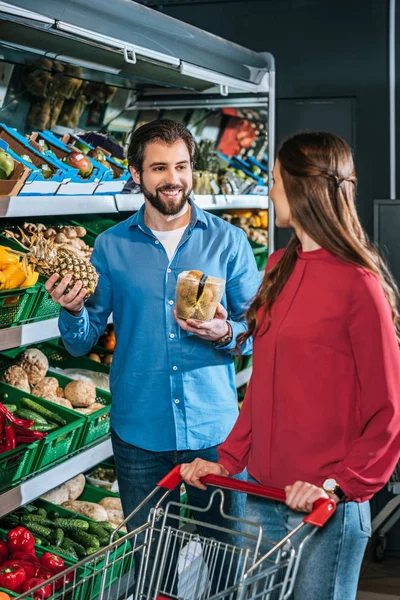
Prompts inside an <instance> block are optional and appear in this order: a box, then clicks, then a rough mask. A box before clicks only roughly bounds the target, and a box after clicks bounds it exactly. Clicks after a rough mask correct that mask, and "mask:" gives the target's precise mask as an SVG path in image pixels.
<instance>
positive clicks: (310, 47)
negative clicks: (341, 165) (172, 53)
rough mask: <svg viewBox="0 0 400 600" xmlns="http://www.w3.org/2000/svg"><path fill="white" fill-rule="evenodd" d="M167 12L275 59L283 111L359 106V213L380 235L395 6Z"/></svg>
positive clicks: (365, 1) (274, 4)
mask: <svg viewBox="0 0 400 600" xmlns="http://www.w3.org/2000/svg"><path fill="white" fill-rule="evenodd" d="M163 11H164V12H165V13H167V14H169V15H171V16H173V17H176V18H177V19H180V20H183V21H186V22H188V23H191V24H193V25H196V26H197V27H200V28H202V29H206V30H208V31H210V32H212V33H215V34H217V35H220V36H221V37H224V38H227V39H230V40H232V41H234V42H237V43H239V44H241V45H244V46H247V47H249V48H252V49H254V50H257V51H268V52H271V53H272V54H273V55H274V56H275V59H276V68H277V99H278V102H277V109H278V110H279V98H313V97H315V98H329V97H336V98H337V97H347V98H350V97H353V98H355V131H356V138H355V141H356V148H355V150H356V166H357V170H358V175H359V180H360V184H359V195H358V198H359V200H358V202H359V212H360V215H361V218H362V221H363V224H364V226H365V227H366V228H367V231H368V232H369V234H370V235H372V230H373V200H374V199H375V198H387V197H388V196H389V110H388V102H389V95H388V50H387V44H388V0H265V1H264V2H259V1H252V0H243V1H242V2H228V3H217V4H213V3H210V4H200V5H193V4H191V5H190V6H188V5H187V6H176V7H173V6H169V7H168V6H165V7H164V8H163ZM398 12H400V11H398ZM399 183H400V181H399Z"/></svg>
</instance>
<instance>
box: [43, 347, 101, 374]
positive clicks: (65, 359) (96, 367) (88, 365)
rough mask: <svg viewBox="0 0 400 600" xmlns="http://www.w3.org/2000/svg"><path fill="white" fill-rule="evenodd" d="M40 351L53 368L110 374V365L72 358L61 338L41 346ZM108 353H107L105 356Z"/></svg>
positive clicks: (81, 357) (84, 357) (84, 358)
mask: <svg viewBox="0 0 400 600" xmlns="http://www.w3.org/2000/svg"><path fill="white" fill-rule="evenodd" d="M40 349H41V351H42V352H43V353H44V354H45V355H46V356H47V358H48V359H49V363H50V365H51V366H52V367H59V368H60V369H75V368H77V369H88V371H96V372H97V373H105V374H108V373H109V372H110V367H109V366H108V365H103V364H102V363H98V362H97V361H95V360H92V359H91V358H88V357H87V356H78V357H76V356H72V355H71V354H70V353H69V352H68V350H67V349H66V348H65V346H64V344H63V343H62V340H61V338H58V339H57V340H51V341H49V342H46V343H45V344H43V345H41V347H40ZM108 352H109V351H105V352H104V354H107V353H108Z"/></svg>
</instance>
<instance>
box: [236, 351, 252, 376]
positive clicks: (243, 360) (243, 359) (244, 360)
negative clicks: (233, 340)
mask: <svg viewBox="0 0 400 600" xmlns="http://www.w3.org/2000/svg"><path fill="white" fill-rule="evenodd" d="M233 363H234V365H235V371H236V373H240V371H244V369H247V368H248V367H251V365H252V364H253V357H252V355H248V356H245V355H243V356H235V357H234V359H233Z"/></svg>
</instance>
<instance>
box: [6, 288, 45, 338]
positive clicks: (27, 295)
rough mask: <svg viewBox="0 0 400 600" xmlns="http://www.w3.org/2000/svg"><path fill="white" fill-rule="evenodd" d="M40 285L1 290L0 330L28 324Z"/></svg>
mask: <svg viewBox="0 0 400 600" xmlns="http://www.w3.org/2000/svg"><path fill="white" fill-rule="evenodd" d="M40 289H41V286H40V284H38V283H37V284H36V285H35V286H34V287H31V288H22V289H21V288H18V289H16V290H3V291H1V292H0V328H3V327H16V326H17V325H21V324H22V323H26V322H29V321H30V320H31V319H32V318H33V317H34V315H35V310H34V309H35V305H36V300H37V296H38V293H39V292H40Z"/></svg>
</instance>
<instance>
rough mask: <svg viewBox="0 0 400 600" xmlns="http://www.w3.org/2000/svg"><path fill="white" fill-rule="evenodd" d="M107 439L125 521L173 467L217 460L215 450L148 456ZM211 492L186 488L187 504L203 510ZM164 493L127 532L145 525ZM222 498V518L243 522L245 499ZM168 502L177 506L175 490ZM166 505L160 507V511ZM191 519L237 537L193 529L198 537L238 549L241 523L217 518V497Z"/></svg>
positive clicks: (228, 495) (237, 496) (140, 513)
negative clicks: (209, 505)
mask: <svg viewBox="0 0 400 600" xmlns="http://www.w3.org/2000/svg"><path fill="white" fill-rule="evenodd" d="M111 439H112V445H113V450H114V462H115V467H116V471H117V477H118V486H119V492H120V495H121V501H122V507H123V511H124V515H125V517H127V516H128V515H129V514H130V513H131V512H132V511H133V510H134V508H136V506H138V505H139V503H140V502H141V501H142V500H143V499H144V498H145V497H146V496H147V495H148V494H149V493H150V492H151V491H152V490H153V489H154V488H155V487H156V485H157V483H158V481H160V479H162V478H163V477H164V476H165V475H166V474H167V473H168V472H169V471H170V470H171V469H173V468H174V467H176V466H177V465H180V464H182V463H189V462H192V461H193V460H194V459H195V458H203V459H204V460H208V461H214V462H215V461H216V460H217V459H218V455H217V447H216V446H213V447H212V448H206V449H204V450H180V451H167V452H150V451H148V450H143V449H142V448H137V447H136V446H132V445H131V444H128V443H127V442H125V441H124V440H122V439H121V438H120V437H119V436H118V435H117V433H116V432H115V431H114V430H111ZM237 479H244V480H246V479H247V472H244V473H242V474H240V475H238V476H237ZM214 489H215V488H212V487H210V486H209V487H208V488H207V490H206V491H203V490H199V489H198V488H195V487H192V486H189V485H186V492H187V496H188V502H189V504H191V505H192V506H196V507H199V508H201V507H206V506H207V505H208V503H209V500H210V497H211V494H212V493H213V491H214ZM164 492H165V490H163V491H162V492H159V493H157V494H156V495H155V496H153V498H152V499H151V500H150V502H149V503H147V504H146V505H145V506H144V507H143V508H141V509H140V510H139V511H138V512H137V513H136V514H135V516H134V517H133V518H132V519H131V520H130V521H129V522H128V523H127V528H128V530H129V531H133V530H134V529H136V528H137V527H140V526H141V525H143V524H144V523H146V522H147V520H148V515H149V510H150V509H151V508H152V507H154V506H155V504H156V502H157V501H158V499H159V498H160V497H161V495H162V493H164ZM224 496H225V500H224V512H225V514H227V515H229V516H233V517H238V518H240V519H244V515H245V509H246V496H245V495H244V494H240V493H237V492H236V493H235V492H229V491H225V492H224ZM169 501H174V502H179V486H178V488H177V489H175V490H173V491H172V492H171V494H170V495H169V496H168V499H167V502H166V503H168V502H169ZM166 503H164V507H165V504H166ZM193 516H194V518H195V519H196V520H200V521H203V522H207V523H209V524H210V525H217V526H220V527H226V528H228V529H230V530H232V531H236V532H238V534H239V535H235V534H234V533H227V532H221V531H218V530H214V529H211V528H207V527H206V526H200V525H197V530H198V533H199V534H200V535H201V536H202V537H213V538H215V539H216V540H217V541H219V542H222V543H223V544H232V545H233V546H241V545H242V542H243V537H242V536H241V535H240V533H241V532H243V526H242V524H241V523H237V522H234V521H230V520H227V519H224V518H222V517H221V512H220V497H218V496H217V497H216V498H215V501H214V502H213V504H212V506H211V508H210V509H209V510H208V511H207V512H206V513H198V514H197V513H196V512H195V511H194V515H193ZM167 525H171V527H173V528H174V529H176V528H177V527H178V521H177V520H175V519H171V520H170V522H169V523H168V522H167ZM137 558H138V557H137ZM175 558H176V557H175ZM173 560H175V559H173ZM135 563H136V569H138V560H136V561H135Z"/></svg>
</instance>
